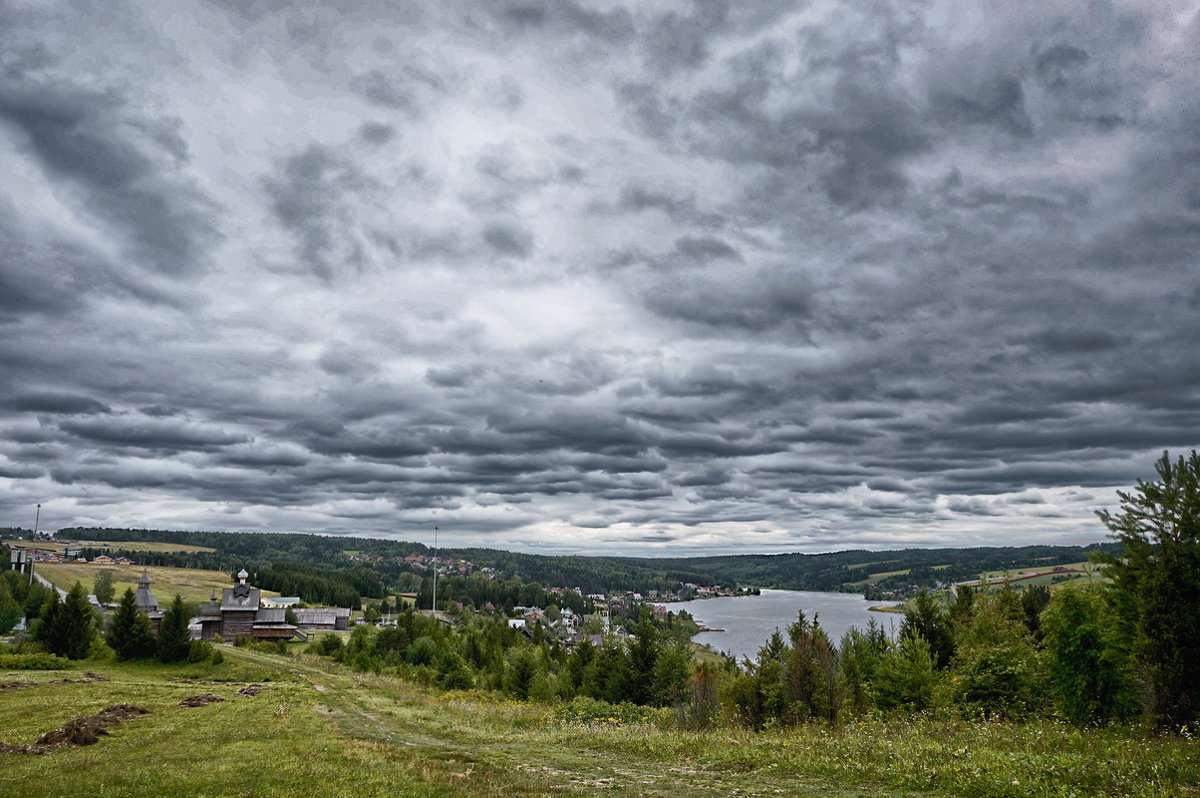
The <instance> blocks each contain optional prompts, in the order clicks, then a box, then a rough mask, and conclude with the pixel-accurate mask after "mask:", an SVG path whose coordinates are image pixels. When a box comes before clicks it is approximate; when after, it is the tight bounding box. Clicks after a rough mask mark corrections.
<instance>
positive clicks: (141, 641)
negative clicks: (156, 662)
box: [105, 588, 155, 659]
mask: <svg viewBox="0 0 1200 798" xmlns="http://www.w3.org/2000/svg"><path fill="white" fill-rule="evenodd" d="M105 641H106V642H107V643H108V645H109V646H110V647H111V648H112V650H113V651H115V652H116V653H117V659H139V658H142V657H149V656H151V655H153V654H154V649H155V644H154V635H153V633H152V632H151V631H150V620H149V619H148V618H147V617H146V616H145V615H143V614H142V613H140V612H138V609H137V604H136V597H135V596H134V593H133V588H126V589H125V594H124V595H123V596H121V603H120V605H119V606H118V607H117V610H116V612H114V613H113V616H112V622H111V623H110V624H109V627H108V634H107V635H106V636H105Z"/></svg>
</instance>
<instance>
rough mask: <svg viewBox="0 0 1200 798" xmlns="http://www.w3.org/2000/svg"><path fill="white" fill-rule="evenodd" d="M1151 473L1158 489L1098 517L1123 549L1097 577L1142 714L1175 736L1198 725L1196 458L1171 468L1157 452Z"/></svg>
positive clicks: (1148, 488) (1199, 503)
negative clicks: (1128, 647) (1136, 683)
mask: <svg viewBox="0 0 1200 798" xmlns="http://www.w3.org/2000/svg"><path fill="white" fill-rule="evenodd" d="M1155 470H1156V471H1157V472H1158V476H1159V479H1158V480H1157V481H1153V482H1144V481H1142V480H1138V483H1137V487H1136V488H1135V489H1134V490H1133V491H1132V492H1131V493H1125V492H1124V491H1118V492H1117V497H1118V498H1119V499H1120V500H1121V507H1120V512H1119V513H1117V514H1116V515H1113V514H1111V513H1109V512H1108V511H1101V512H1100V513H1098V515H1099V516H1100V520H1101V521H1103V522H1104V525H1105V526H1107V527H1108V528H1109V530H1110V531H1111V533H1112V536H1113V537H1114V538H1116V539H1117V540H1118V541H1119V542H1120V543H1121V545H1122V547H1123V552H1122V554H1121V556H1120V557H1108V558H1105V559H1106V560H1107V562H1108V567H1107V568H1105V571H1104V573H1105V576H1107V577H1109V578H1110V579H1111V580H1112V583H1111V584H1112V588H1111V590H1110V591H1109V595H1110V599H1111V600H1112V602H1113V604H1114V607H1115V608H1116V610H1117V614H1118V618H1119V620H1120V624H1119V626H1120V628H1121V631H1122V632H1124V634H1125V637H1126V640H1127V641H1128V642H1130V643H1131V644H1132V649H1133V654H1134V663H1135V665H1136V666H1137V668H1138V671H1139V672H1140V675H1141V676H1142V678H1143V680H1144V681H1145V685H1146V690H1147V704H1146V713H1147V715H1148V716H1149V719H1150V720H1151V722H1153V723H1154V724H1155V725H1157V726H1159V727H1162V728H1168V729H1179V728H1182V727H1183V726H1185V725H1188V724H1191V723H1194V722H1196V721H1197V720H1198V719H1200V657H1197V656H1196V652H1197V651H1200V454H1197V453H1196V452H1195V451H1194V450H1193V451H1192V453H1191V455H1190V456H1189V457H1187V458H1184V457H1182V456H1181V457H1179V458H1178V460H1177V461H1176V462H1174V463H1172V462H1171V460H1170V457H1169V456H1168V454H1167V453H1166V452H1163V456H1162V458H1161V459H1159V461H1158V462H1157V463H1155Z"/></svg>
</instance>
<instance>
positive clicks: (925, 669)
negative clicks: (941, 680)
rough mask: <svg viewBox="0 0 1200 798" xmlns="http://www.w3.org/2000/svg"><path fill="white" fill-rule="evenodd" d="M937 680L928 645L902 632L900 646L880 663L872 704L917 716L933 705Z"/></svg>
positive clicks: (910, 632) (913, 635)
mask: <svg viewBox="0 0 1200 798" xmlns="http://www.w3.org/2000/svg"><path fill="white" fill-rule="evenodd" d="M936 678H937V675H936V674H935V673H934V659H933V652H932V650H931V649H930V647H929V641H927V640H926V639H925V638H924V637H922V636H921V635H918V634H917V633H916V632H913V631H908V632H904V633H902V634H901V635H900V643H899V645H898V646H896V647H895V648H893V649H892V650H890V651H888V652H887V653H885V654H884V655H883V657H882V658H881V659H880V661H879V667H878V668H877V669H876V671H875V680H874V682H873V685H872V687H873V691H874V694H875V703H876V704H878V706H879V708H880V709H884V710H888V709H908V710H911V711H914V712H919V711H921V710H923V709H926V708H927V707H929V706H930V704H932V702H933V685H934V682H935V681H936Z"/></svg>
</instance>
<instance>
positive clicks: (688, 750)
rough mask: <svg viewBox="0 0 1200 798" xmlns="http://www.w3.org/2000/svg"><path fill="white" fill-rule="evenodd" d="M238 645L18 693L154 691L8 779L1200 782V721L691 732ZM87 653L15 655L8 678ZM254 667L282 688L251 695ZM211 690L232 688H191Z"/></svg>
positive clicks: (1135, 787)
mask: <svg viewBox="0 0 1200 798" xmlns="http://www.w3.org/2000/svg"><path fill="white" fill-rule="evenodd" d="M223 651H224V653H225V654H226V658H225V662H224V663H222V664H220V665H212V664H210V663H204V664H200V665H186V666H163V665H157V664H149V663H122V664H117V663H114V662H112V661H87V662H84V663H80V664H79V666H78V668H79V672H82V670H85V669H87V670H93V671H96V672H98V673H100V674H101V675H103V676H105V677H106V678H108V679H110V681H107V682H93V683H88V684H64V685H40V686H35V687H29V688H25V689H23V690H18V691H6V692H4V693H0V739H2V740H3V741H4V742H9V743H28V742H31V741H32V740H33V739H35V738H36V737H37V735H39V734H40V733H42V732H44V731H46V730H48V729H51V728H54V727H56V726H58V725H61V724H62V723H63V722H64V721H66V720H67V719H68V718H70V717H72V716H74V715H78V714H85V713H90V712H95V711H98V710H100V709H102V708H104V707H105V706H108V705H111V704H114V703H130V704H135V705H138V706H144V707H146V708H147V709H150V710H151V714H149V715H145V716H143V717H140V718H135V719H131V720H128V721H126V722H123V723H121V724H120V725H118V726H114V727H112V728H111V729H110V731H111V736H110V737H104V738H101V741H100V742H99V743H97V744H96V745H93V746H88V747H86V748H62V749H58V750H55V751H54V752H53V753H51V754H48V755H46V756H41V757H39V756H31V755H26V754H0V795H4V796H7V795H14V796H15V795H20V796H28V798H39V796H64V795H84V794H87V795H102V796H104V795H121V796H143V795H144V796H150V795H189V796H310V795H311V796H317V795H321V796H326V795H328V796H343V795H344V796H351V795H353V796H384V795H388V796H533V795H592V794H594V793H595V792H597V791H602V792H603V793H604V794H607V795H616V796H668V795H670V796H679V795H688V796H729V795H738V796H778V795H813V796H816V795H820V796H833V797H834V798H847V797H848V796H872V798H887V797H888V796H901V795H914V794H920V795H946V796H960V797H961V798H968V797H973V796H978V797H979V798H984V797H985V796H986V798H992V797H993V796H1000V797H1002V798H1007V797H1009V796H1012V797H1014V798H1015V797H1016V796H1060V797H1065V796H1130V797H1131V798H1148V797H1149V796H1188V795H1200V790H1197V787H1196V785H1197V784H1200V756H1198V754H1200V750H1198V749H1197V745H1198V743H1197V741H1195V740H1190V739H1186V738H1178V737H1156V736H1152V735H1149V734H1146V733H1143V732H1142V731H1140V730H1138V729H1134V728H1126V727H1115V728H1109V729H1080V728H1077V727H1073V726H1069V725H1067V724H1064V723H1057V722H1053V721H1038V722H1031V723H1025V724H1002V723H992V722H986V721H972V720H966V719H962V718H954V717H932V716H930V717H919V718H912V719H902V718H872V719H868V720H863V721H859V722H855V723H849V724H845V725H842V726H840V727H837V728H832V729H831V728H829V727H826V726H821V725H811V726H801V727H797V728H787V729H769V730H767V731H765V732H761V733H757V734H756V733H751V732H748V731H745V730H741V729H737V728H735V727H733V726H728V725H726V726H722V727H721V728H718V729H716V730H713V731H708V732H701V733H696V732H680V731H677V730H674V729H673V728H671V721H670V717H671V713H670V712H669V711H662V712H658V713H648V714H636V715H629V716H628V717H624V716H613V717H611V718H610V717H601V716H600V715H597V714H595V713H591V712H577V713H574V714H573V713H570V712H564V711H562V710H561V709H556V708H554V707H550V706H544V705H539V704H531V703H526V702H519V701H513V700H508V699H505V698H503V697H500V696H497V695H495V694H488V693H479V692H473V691H467V692H453V693H439V692H434V691H428V690H425V689H423V688H420V687H417V686H415V685H413V684H411V683H409V682H405V681H402V680H400V679H398V678H395V677H390V676H386V675H373V674H355V673H353V672H351V671H349V670H347V669H345V668H343V667H341V666H339V665H336V664H334V663H331V662H330V661H328V660H325V659H322V658H319V657H315V656H311V655H299V656H289V657H281V656H277V655H272V654H267V653H264V652H260V651H253V650H246V649H234V648H231V647H226V648H224V649H223ZM71 673H72V672H71V671H66V672H64V671H61V670H58V671H44V672H41V671H20V672H15V671H14V672H0V682H4V681H9V680H21V681H50V680H52V679H61V678H63V676H64V674H65V675H68V676H70V675H71ZM180 679H192V680H196V681H217V680H221V679H224V680H231V681H230V682H229V683H222V684H215V685H214V684H204V685H201V684H195V683H187V682H183V681H179V680H180ZM243 681H257V682H259V683H262V684H266V685H267V686H268V689H267V690H266V691H265V692H263V693H261V694H260V695H258V696H256V697H254V698H239V697H237V696H235V695H234V692H235V690H236V689H237V688H238V687H239V686H240V685H239V684H238V682H243ZM201 692H215V693H217V694H219V695H222V696H223V697H224V698H226V701H224V702H221V703H216V704H211V705H208V706H205V707H198V708H191V709H186V708H181V707H178V706H177V704H178V702H179V701H180V700H181V699H182V698H185V697H187V696H190V695H194V694H196V693H201Z"/></svg>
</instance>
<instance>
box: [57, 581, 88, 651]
mask: <svg viewBox="0 0 1200 798" xmlns="http://www.w3.org/2000/svg"><path fill="white" fill-rule="evenodd" d="M60 620H61V622H62V635H63V647H64V652H63V656H65V657H67V658H68V659H85V658H86V657H87V655H88V653H89V652H90V651H91V649H92V638H93V637H94V636H95V633H96V626H95V621H96V614H95V613H94V612H93V611H92V605H91V604H90V603H89V602H88V600H87V593H86V592H85V591H84V589H83V585H82V584H80V583H79V582H76V583H75V585H74V587H72V588H71V590H70V592H68V593H67V597H66V598H65V599H63V609H62V614H61V615H60Z"/></svg>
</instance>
